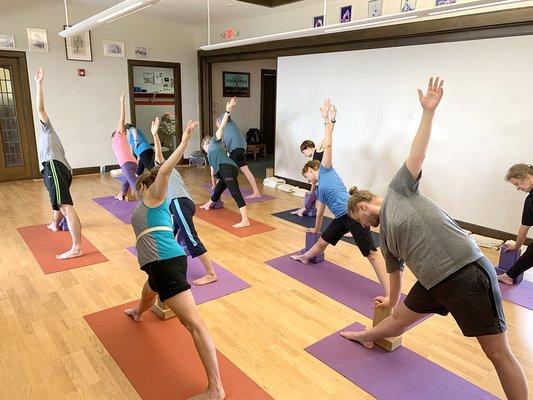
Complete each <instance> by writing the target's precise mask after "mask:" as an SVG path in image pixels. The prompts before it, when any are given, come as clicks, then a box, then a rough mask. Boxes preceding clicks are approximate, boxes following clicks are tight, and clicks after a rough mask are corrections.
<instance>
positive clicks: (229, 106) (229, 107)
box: [226, 97, 237, 112]
mask: <svg viewBox="0 0 533 400" xmlns="http://www.w3.org/2000/svg"><path fill="white" fill-rule="evenodd" d="M236 105H237V98H236V97H232V98H231V99H229V101H228V102H227V103H226V111H228V112H231V111H232V110H233V108H234V107H235V106H236Z"/></svg>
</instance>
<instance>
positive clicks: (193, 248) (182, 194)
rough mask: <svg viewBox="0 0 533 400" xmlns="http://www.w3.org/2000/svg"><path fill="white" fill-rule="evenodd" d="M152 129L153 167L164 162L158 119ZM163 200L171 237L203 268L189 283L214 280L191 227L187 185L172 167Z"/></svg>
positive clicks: (191, 206) (190, 129)
mask: <svg viewBox="0 0 533 400" xmlns="http://www.w3.org/2000/svg"><path fill="white" fill-rule="evenodd" d="M196 126H197V123H195V122H193V123H191V124H189V125H187V128H186V130H187V131H188V132H193V131H194V129H195V128H196ZM152 128H153V129H152V136H153V138H154V148H155V164H156V166H161V165H163V164H164V163H165V157H163V152H162V150H161V142H160V140H159V132H160V129H159V128H160V126H159V118H156V119H155V122H154V125H153V127H152ZM167 201H168V204H169V205H170V213H171V214H172V220H173V223H174V232H173V234H174V237H176V235H178V236H177V238H176V239H177V240H178V243H185V246H186V247H187V250H189V253H190V254H191V257H192V258H196V257H198V259H199V260H200V261H201V262H202V264H203V265H204V268H205V275H204V276H203V277H201V278H199V279H196V280H194V281H193V282H192V283H193V285H197V286H199V285H207V284H208V283H212V282H215V281H216V280H217V279H218V278H217V274H216V273H215V270H214V269H213V264H212V262H211V259H210V258H209V256H208V254H207V249H206V248H205V246H204V244H203V243H202V241H201V240H200V238H199V237H198V233H197V232H196V228H195V226H194V219H193V217H194V214H195V212H196V206H195V204H194V201H193V199H192V196H191V194H190V192H189V190H188V189H187V186H185V182H184V181H183V178H182V177H181V175H180V173H179V172H178V171H177V170H176V169H175V168H173V169H172V171H171V172H170V176H169V177H168V191H167Z"/></svg>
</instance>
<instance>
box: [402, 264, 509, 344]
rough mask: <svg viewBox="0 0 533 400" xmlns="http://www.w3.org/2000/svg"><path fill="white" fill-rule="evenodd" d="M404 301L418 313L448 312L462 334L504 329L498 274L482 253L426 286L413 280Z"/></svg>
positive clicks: (490, 332) (484, 333)
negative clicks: (458, 268)
mask: <svg viewBox="0 0 533 400" xmlns="http://www.w3.org/2000/svg"><path fill="white" fill-rule="evenodd" d="M404 303H405V305H406V307H407V308H409V309H410V310H411V311H414V312H416V313H420V314H440V315H447V314H448V312H449V313H451V314H452V317H453V318H454V319H455V321H456V322H457V325H459V328H461V331H462V332H463V335H465V336H485V335H494V334H497V333H502V332H504V331H505V330H506V329H507V328H506V325H505V316H504V314H503V308H502V298H501V294H500V286H499V284H498V278H497V277H496V272H495V270H494V267H493V266H492V264H491V263H490V261H489V260H487V259H486V258H485V257H482V258H480V259H478V260H476V261H474V262H472V263H470V264H467V265H466V266H464V267H463V268H461V269H460V270H458V271H456V272H454V273H453V274H451V275H450V276H448V277H447V278H446V279H444V280H443V281H441V282H439V283H437V284H436V285H435V286H433V287H432V288H431V289H429V290H428V289H426V288H424V286H422V285H421V284H420V282H416V283H415V285H414V286H413V288H412V289H411V291H410V292H409V294H408V295H407V298H406V299H405V302H404Z"/></svg>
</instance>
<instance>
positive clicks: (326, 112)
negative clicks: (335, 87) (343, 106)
mask: <svg viewBox="0 0 533 400" xmlns="http://www.w3.org/2000/svg"><path fill="white" fill-rule="evenodd" d="M330 108H331V101H330V100H329V99H328V98H325V99H324V102H323V103H322V106H320V113H321V114H322V118H324V119H328V117H329V109H330Z"/></svg>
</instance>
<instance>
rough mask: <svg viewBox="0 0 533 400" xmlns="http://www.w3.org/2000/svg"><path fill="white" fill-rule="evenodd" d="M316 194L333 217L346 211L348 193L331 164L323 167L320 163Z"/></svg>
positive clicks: (340, 215)
mask: <svg viewBox="0 0 533 400" xmlns="http://www.w3.org/2000/svg"><path fill="white" fill-rule="evenodd" d="M316 195H317V197H318V200H320V201H321V202H322V203H324V204H325V205H326V206H328V208H329V209H330V211H331V212H332V213H333V215H335V218H339V217H342V216H343V215H344V214H347V213H348V198H349V197H350V195H349V194H348V190H346V186H344V183H342V179H341V177H340V176H339V174H337V171H335V169H333V166H331V167H329V168H324V167H323V166H322V164H320V169H319V170H318V186H317V189H316Z"/></svg>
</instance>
